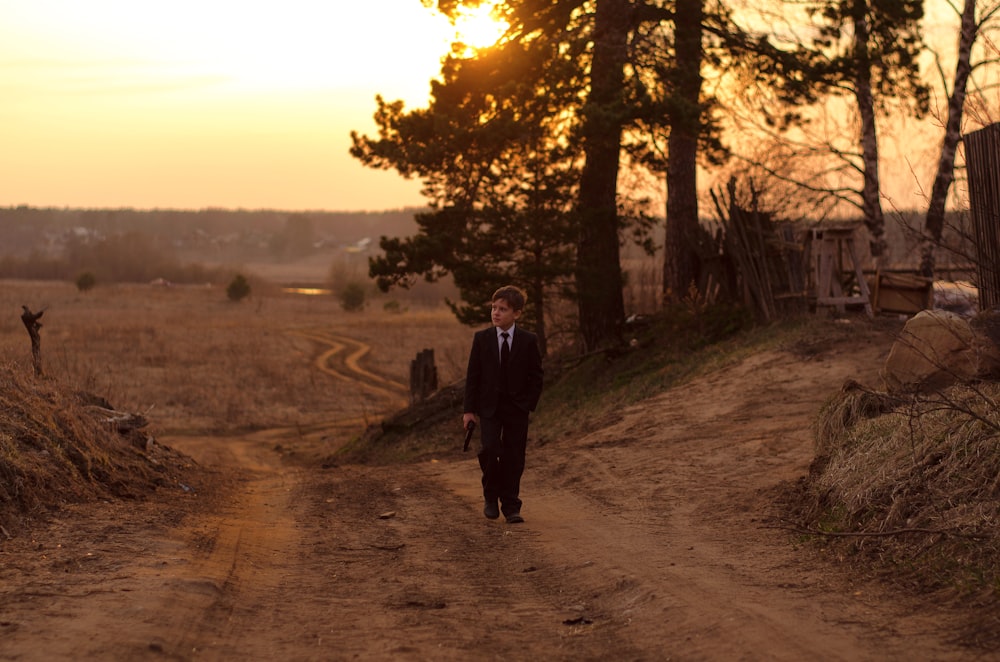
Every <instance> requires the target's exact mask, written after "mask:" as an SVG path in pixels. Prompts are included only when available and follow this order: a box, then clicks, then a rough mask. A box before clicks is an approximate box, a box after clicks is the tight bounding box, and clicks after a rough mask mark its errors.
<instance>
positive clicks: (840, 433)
mask: <svg viewBox="0 0 1000 662" xmlns="http://www.w3.org/2000/svg"><path fill="white" fill-rule="evenodd" d="M998 399H1000V385H998V384H995V383H979V384H959V385H953V386H950V387H947V388H944V389H942V390H939V391H936V392H933V393H925V394H918V395H905V394H888V393H883V392H876V391H872V390H870V389H866V388H864V387H861V386H859V385H856V384H848V385H845V387H844V389H843V390H842V391H841V392H840V393H838V394H837V395H836V396H834V397H833V398H831V400H830V401H829V402H828V404H827V405H826V406H825V407H824V409H823V410H822V412H821V413H820V415H819V417H818V418H817V422H816V459H815V460H814V462H813V465H812V467H811V470H810V474H809V476H808V478H807V479H805V480H804V481H803V483H802V485H801V489H800V491H799V492H798V493H797V495H796V496H797V497H798V498H797V499H796V500H795V502H794V506H793V508H792V512H793V515H794V516H795V517H796V518H797V519H798V521H799V522H801V523H802V528H803V531H804V532H808V533H809V534H810V536H811V537H812V539H813V540H814V541H816V542H818V543H820V544H821V545H823V546H825V547H826V549H827V550H829V551H830V552H832V553H833V554H835V555H836V556H837V557H838V558H841V559H844V560H846V561H849V562H850V563H852V564H854V565H857V566H859V567H865V566H867V567H868V568H870V569H871V570H873V571H875V572H878V573H880V574H883V575H885V576H888V577H891V578H892V579H893V580H894V581H896V582H898V583H901V584H904V585H906V586H909V587H912V588H915V589H917V590H919V591H920V592H924V593H933V594H934V595H935V596H936V597H937V598H939V599H941V600H942V601H946V600H949V599H951V600H956V601H959V602H961V603H962V604H966V605H983V606H986V605H996V604H997V602H998V597H1000V526H998V525H1000V406H998V404H997V403H998ZM997 624H1000V620H997V618H996V615H994V616H993V626H995V625H997ZM986 632H992V633H993V634H992V635H991V636H993V637H997V636H998V635H1000V632H998V630H997V628H996V627H992V628H987V629H983V628H977V633H978V635H977V636H981V635H982V634H984V633H986Z"/></svg>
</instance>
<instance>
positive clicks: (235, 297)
mask: <svg viewBox="0 0 1000 662" xmlns="http://www.w3.org/2000/svg"><path fill="white" fill-rule="evenodd" d="M226 296H228V297H229V300H230V301H242V300H243V299H245V298H247V297H248V296H250V283H248V282H247V279H246V278H245V277H244V276H243V274H236V275H235V276H233V280H232V281H230V283H229V286H228V287H227V288H226Z"/></svg>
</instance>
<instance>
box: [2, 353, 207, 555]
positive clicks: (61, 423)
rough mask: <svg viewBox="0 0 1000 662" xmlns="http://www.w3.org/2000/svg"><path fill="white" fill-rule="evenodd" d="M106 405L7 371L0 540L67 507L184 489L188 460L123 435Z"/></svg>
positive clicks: (14, 369) (20, 371)
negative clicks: (53, 511)
mask: <svg viewBox="0 0 1000 662" xmlns="http://www.w3.org/2000/svg"><path fill="white" fill-rule="evenodd" d="M107 405H108V403H106V402H101V401H99V400H98V399H95V398H92V397H91V396H86V395H83V394H79V393H76V392H74V391H72V390H70V389H68V388H65V387H63V386H60V385H59V384H58V383H56V382H54V381H51V380H47V379H44V378H38V377H35V376H33V375H31V374H30V369H29V368H27V367H26V366H18V365H14V364H8V365H4V366H0V536H3V537H9V536H12V535H13V534H14V532H16V531H17V530H19V529H20V528H22V526H23V525H24V524H25V523H26V522H28V521H30V520H32V519H35V518H37V517H39V516H41V515H44V514H45V513H48V512H50V511H52V510H55V509H57V508H58V507H59V506H61V505H63V504H67V503H79V502H83V501H92V500H96V499H112V498H116V499H140V498H144V497H145V496H148V495H149V494H151V493H153V492H155V491H156V490H158V489H160V488H163V487H167V488H170V489H174V490H180V489H181V488H180V484H181V483H180V479H181V477H182V474H183V472H184V470H185V469H188V468H190V465H189V464H187V460H186V459H184V458H182V457H180V456H179V455H177V454H175V453H173V452H172V451H170V449H167V448H164V447H162V446H159V445H157V444H156V443H155V441H153V440H152V439H151V438H149V437H147V435H146V434H145V433H143V432H142V431H141V430H132V431H131V432H128V433H122V432H119V431H118V425H116V424H115V423H113V422H109V421H108V418H109V415H108V406H107Z"/></svg>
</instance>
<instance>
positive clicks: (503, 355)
mask: <svg viewBox="0 0 1000 662" xmlns="http://www.w3.org/2000/svg"><path fill="white" fill-rule="evenodd" d="M500 337H501V338H503V345H501V346H500V380H501V383H502V387H503V390H504V391H506V390H507V365H508V364H509V363H510V343H509V342H508V340H507V339H508V338H510V334H509V333H507V332H506V331H504V332H503V333H501V334H500Z"/></svg>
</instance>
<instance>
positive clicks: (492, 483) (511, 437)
mask: <svg viewBox="0 0 1000 662" xmlns="http://www.w3.org/2000/svg"><path fill="white" fill-rule="evenodd" d="M525 301H526V297H525V294H524V292H522V291H521V290H520V289H518V288H517V287H514V286H512V285H507V286H505V287H501V288H500V289H498V290H497V291H496V292H494V293H493V306H492V315H491V317H492V320H493V326H492V327H491V328H489V329H484V330H482V331H479V332H478V333H476V335H475V336H474V337H473V339H472V351H471V352H470V354H469V368H468V370H467V372H466V377H465V403H464V412H465V413H464V414H463V416H462V427H463V428H465V429H468V428H469V424H470V423H472V422H474V421H477V420H478V421H479V422H480V428H479V430H480V440H481V445H480V449H479V467H480V469H482V472H483V498H484V499H485V500H486V506H485V507H484V508H483V514H484V515H486V517H487V518H489V519H497V518H498V517H500V512H501V510H502V511H503V514H504V517H505V518H506V520H507V522H509V523H511V524H516V523H519V522H523V521H524V518H523V517H521V499H520V498H519V497H518V495H519V493H520V491H521V474H522V473H524V451H525V446H526V444H527V442H528V415H529V413H530V412H533V411H534V410H535V406H536V405H537V404H538V398H539V396H541V394H542V356H541V353H540V352H539V350H538V336H536V335H535V334H534V333H531V332H530V331H525V330H524V329H522V328H520V327H518V326H516V324H515V323H516V322H517V320H518V319H519V318H520V317H521V313H522V312H524V304H525ZM498 501H499V507H498V505H497V502H498Z"/></svg>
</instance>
